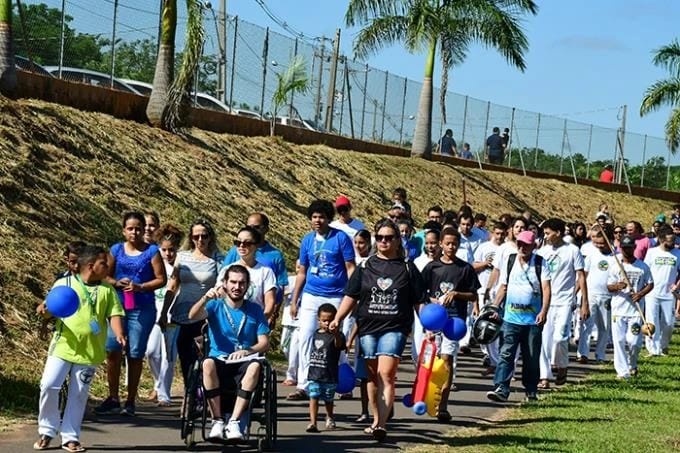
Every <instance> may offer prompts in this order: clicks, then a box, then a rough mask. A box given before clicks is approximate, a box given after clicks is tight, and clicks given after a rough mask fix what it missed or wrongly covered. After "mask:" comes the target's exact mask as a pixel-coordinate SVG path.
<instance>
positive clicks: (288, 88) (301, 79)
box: [269, 55, 309, 137]
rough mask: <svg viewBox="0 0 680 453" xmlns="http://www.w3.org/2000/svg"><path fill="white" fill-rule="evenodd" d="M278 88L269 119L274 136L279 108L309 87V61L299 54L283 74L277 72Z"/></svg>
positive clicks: (271, 132) (271, 133) (270, 130)
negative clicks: (291, 97) (291, 96)
mask: <svg viewBox="0 0 680 453" xmlns="http://www.w3.org/2000/svg"><path fill="white" fill-rule="evenodd" d="M276 79H277V84H276V90H275V91H274V96H272V117H271V119H270V120H269V132H270V135H271V136H272V137H273V136H274V128H275V127H276V116H277V114H278V111H279V109H280V108H281V106H282V105H283V104H285V102H286V100H288V96H289V95H291V94H304V93H305V92H306V91H307V89H308V88H309V77H308V76H307V63H306V62H305V59H304V58H303V57H302V56H301V55H297V56H296V57H294V58H293V60H292V61H291V62H290V63H289V64H288V69H286V72H284V73H283V74H279V73H278V72H277V73H276Z"/></svg>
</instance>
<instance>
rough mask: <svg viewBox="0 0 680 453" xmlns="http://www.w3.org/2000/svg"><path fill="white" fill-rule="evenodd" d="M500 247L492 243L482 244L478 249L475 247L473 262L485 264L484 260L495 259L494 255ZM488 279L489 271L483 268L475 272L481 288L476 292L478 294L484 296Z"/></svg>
mask: <svg viewBox="0 0 680 453" xmlns="http://www.w3.org/2000/svg"><path fill="white" fill-rule="evenodd" d="M500 247H501V246H500V245H496V244H494V242H493V241H486V242H483V243H482V244H481V245H480V246H479V247H477V251H476V252H475V257H474V262H476V263H481V262H486V260H487V259H489V257H491V258H492V259H495V257H496V253H497V252H498V249H499V248H500ZM490 277H491V269H489V268H485V269H484V270H483V271H481V272H477V278H478V279H479V284H480V285H482V286H481V288H479V291H477V292H478V293H479V294H484V292H485V291H486V286H487V285H488V284H489V278H490Z"/></svg>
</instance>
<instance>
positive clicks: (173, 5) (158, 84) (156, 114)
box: [0, 0, 177, 127]
mask: <svg viewBox="0 0 680 453" xmlns="http://www.w3.org/2000/svg"><path fill="white" fill-rule="evenodd" d="M0 1H1V0H0ZM176 30H177V0H165V1H164V2H163V16H162V21H161V39H160V46H159V48H158V56H157V58H156V70H155V72H154V75H153V88H152V89H151V95H150V96H149V103H148V104H147V106H146V117H147V119H148V120H149V123H151V125H152V126H154V127H163V124H164V121H163V120H164V117H165V113H166V109H167V106H168V97H169V93H170V86H171V85H172V81H173V80H174V78H175V77H174V76H175V32H176Z"/></svg>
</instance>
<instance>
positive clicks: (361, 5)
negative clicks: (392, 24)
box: [345, 0, 410, 27]
mask: <svg viewBox="0 0 680 453" xmlns="http://www.w3.org/2000/svg"><path fill="white" fill-rule="evenodd" d="M408 3H410V2H409V0H350V2H349V4H348V5H347V12H346V13H345V24H346V25H347V26H348V27H353V26H355V25H358V24H365V23H366V22H368V21H369V20H370V18H371V17H391V16H398V15H401V14H402V13H403V11H404V10H405V9H406V8H407V6H408Z"/></svg>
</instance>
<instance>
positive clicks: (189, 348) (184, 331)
mask: <svg viewBox="0 0 680 453" xmlns="http://www.w3.org/2000/svg"><path fill="white" fill-rule="evenodd" d="M202 327H203V321H199V322H195V323H192V324H180V325H179V333H178V334H177V355H179V364H180V367H181V368H182V377H183V378H184V388H186V386H187V380H188V379H189V371H190V370H191V367H192V366H193V364H194V362H196V360H198V354H197V353H196V345H195V344H194V338H196V337H200V336H201V335H202V334H201V328H202Z"/></svg>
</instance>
